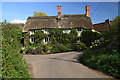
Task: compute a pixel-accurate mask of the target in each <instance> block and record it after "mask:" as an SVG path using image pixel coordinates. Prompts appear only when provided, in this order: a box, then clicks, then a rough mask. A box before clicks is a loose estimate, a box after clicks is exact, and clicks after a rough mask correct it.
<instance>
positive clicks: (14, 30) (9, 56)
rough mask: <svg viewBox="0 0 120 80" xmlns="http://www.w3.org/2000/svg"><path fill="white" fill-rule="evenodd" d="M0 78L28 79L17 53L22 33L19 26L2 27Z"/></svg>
mask: <svg viewBox="0 0 120 80" xmlns="http://www.w3.org/2000/svg"><path fill="white" fill-rule="evenodd" d="M2 31H3V32H2V35H3V39H2V78H30V75H29V74H28V70H27V68H26V65H25V61H24V60H23V56H22V55H21V54H20V53H18V52H19V50H20V40H21V37H22V35H21V34H22V32H21V30H20V29H19V25H16V24H6V25H2Z"/></svg>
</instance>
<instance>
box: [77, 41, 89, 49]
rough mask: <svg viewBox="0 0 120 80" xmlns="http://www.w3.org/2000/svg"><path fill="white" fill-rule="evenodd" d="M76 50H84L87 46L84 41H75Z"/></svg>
mask: <svg viewBox="0 0 120 80" xmlns="http://www.w3.org/2000/svg"><path fill="white" fill-rule="evenodd" d="M76 45H77V50H84V49H86V48H87V46H86V45H85V44H84V43H80V42H77V43H76Z"/></svg>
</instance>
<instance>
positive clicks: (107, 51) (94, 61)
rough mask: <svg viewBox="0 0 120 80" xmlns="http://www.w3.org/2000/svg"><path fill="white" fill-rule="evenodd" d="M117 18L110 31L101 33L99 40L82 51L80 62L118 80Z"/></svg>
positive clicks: (119, 61)
mask: <svg viewBox="0 0 120 80" xmlns="http://www.w3.org/2000/svg"><path fill="white" fill-rule="evenodd" d="M119 19H120V18H119V17H116V18H115V22H114V23H112V24H111V26H110V31H108V32H103V33H102V34H101V38H100V39H98V40H96V41H95V42H93V43H91V44H92V45H91V46H90V47H89V48H87V50H85V51H84V53H83V55H82V56H81V58H80V62H81V63H82V64H84V65H86V66H88V67H90V68H93V69H96V70H98V71H100V72H104V73H105V74H107V75H110V76H113V77H115V78H116V79H119V78H120V49H119V48H120V44H119V41H120V40H119V39H120V22H119Z"/></svg>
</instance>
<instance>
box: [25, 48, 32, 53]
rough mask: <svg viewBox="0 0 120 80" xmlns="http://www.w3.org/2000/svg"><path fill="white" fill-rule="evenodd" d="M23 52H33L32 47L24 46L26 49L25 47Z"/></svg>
mask: <svg viewBox="0 0 120 80" xmlns="http://www.w3.org/2000/svg"><path fill="white" fill-rule="evenodd" d="M25 53H26V54H31V53H33V49H32V47H31V46H29V47H26V49H25Z"/></svg>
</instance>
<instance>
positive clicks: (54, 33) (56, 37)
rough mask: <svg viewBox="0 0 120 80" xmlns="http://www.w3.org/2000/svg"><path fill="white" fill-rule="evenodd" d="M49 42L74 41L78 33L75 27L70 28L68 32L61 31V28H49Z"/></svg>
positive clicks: (63, 42)
mask: <svg viewBox="0 0 120 80" xmlns="http://www.w3.org/2000/svg"><path fill="white" fill-rule="evenodd" d="M49 35H50V37H51V43H52V44H55V43H62V44H67V43H76V42H77V38H78V33H77V31H76V29H71V32H70V33H63V30H62V29H51V30H50V34H49Z"/></svg>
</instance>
